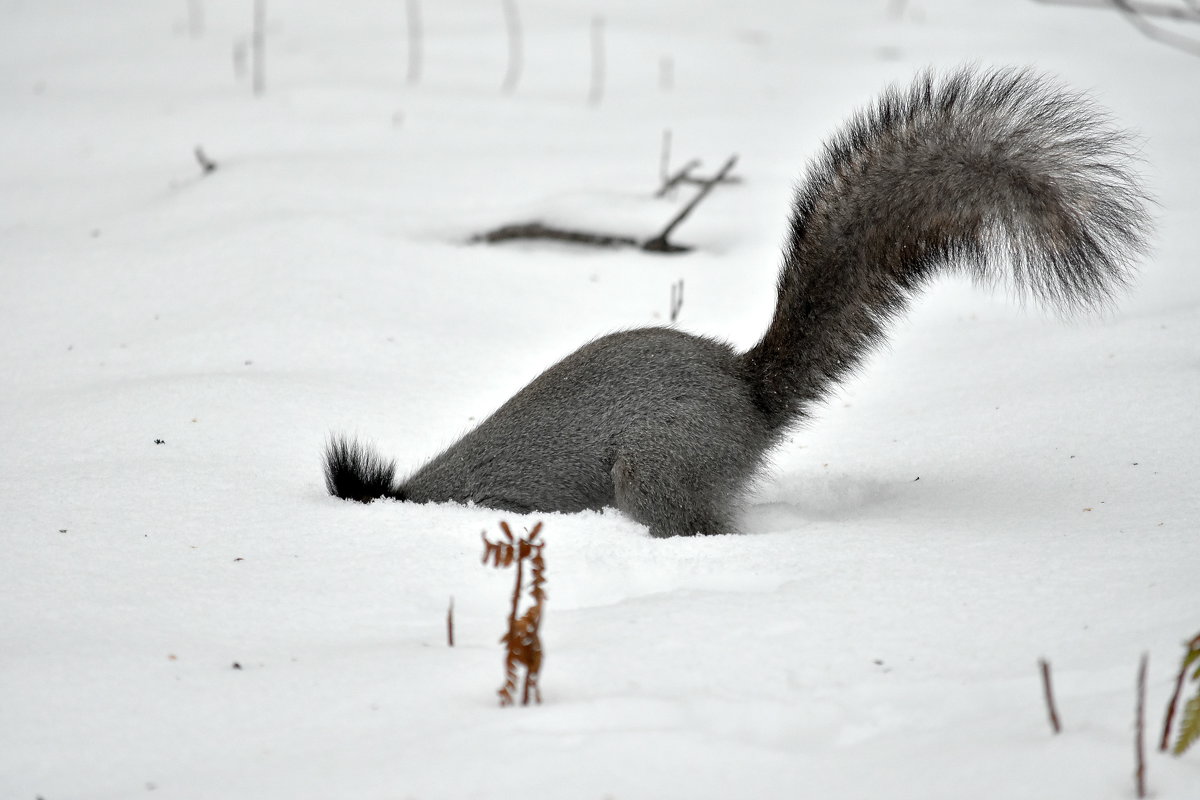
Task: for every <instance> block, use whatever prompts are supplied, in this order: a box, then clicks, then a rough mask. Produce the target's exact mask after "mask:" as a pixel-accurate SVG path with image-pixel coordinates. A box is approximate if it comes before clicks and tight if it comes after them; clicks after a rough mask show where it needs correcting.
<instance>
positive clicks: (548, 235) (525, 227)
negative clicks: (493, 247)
mask: <svg viewBox="0 0 1200 800" xmlns="http://www.w3.org/2000/svg"><path fill="white" fill-rule="evenodd" d="M509 239H555V240H558V241H561V242H572V243H574V244H590V245H594V246H596V247H620V246H633V245H636V244H637V239H633V238H630V237H628V236H618V235H610V234H604V233H590V232H588V231H570V230H565V229H563V228H554V227H551V226H549V225H543V224H542V223H540V222H526V223H521V224H517V225H504V226H503V227H500V228H496V229H495V230H492V231H488V232H487V233H481V234H479V235H478V236H475V237H472V239H471V241H473V242H487V243H488V244H493V243H495V242H504V241H507V240H509Z"/></svg>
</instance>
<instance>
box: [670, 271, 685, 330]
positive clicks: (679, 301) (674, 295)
mask: <svg viewBox="0 0 1200 800" xmlns="http://www.w3.org/2000/svg"><path fill="white" fill-rule="evenodd" d="M681 308H683V278H680V279H679V280H678V281H677V282H676V283H672V284H671V324H672V325H674V324H675V320H677V319H679V310H680V309H681Z"/></svg>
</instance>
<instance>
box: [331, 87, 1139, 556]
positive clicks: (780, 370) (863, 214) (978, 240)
mask: <svg viewBox="0 0 1200 800" xmlns="http://www.w3.org/2000/svg"><path fill="white" fill-rule="evenodd" d="M1130 149H1131V147H1130V138H1129V136H1128V135H1127V134H1125V133H1123V132H1122V131H1120V130H1117V129H1115V128H1114V127H1113V126H1112V125H1111V124H1110V123H1109V122H1108V119H1107V117H1106V116H1105V114H1104V113H1103V112H1102V111H1101V110H1099V109H1098V108H1096V107H1095V106H1094V105H1093V104H1092V103H1091V102H1090V101H1089V100H1087V99H1086V98H1085V97H1083V96H1081V95H1079V94H1075V93H1073V92H1070V91H1068V90H1065V89H1064V88H1062V87H1061V86H1059V85H1056V84H1055V83H1053V82H1052V81H1049V80H1047V79H1046V78H1043V77H1041V76H1039V75H1037V74H1035V73H1033V72H1030V71H1028V70H1019V69H997V70H977V69H973V68H964V69H960V70H958V71H956V72H954V73H953V74H950V75H948V76H946V77H943V78H938V77H936V76H935V75H933V74H932V73H931V72H925V73H922V74H921V75H919V76H918V77H917V79H916V80H915V82H914V83H913V84H912V85H911V86H910V87H908V88H891V89H889V90H887V91H885V92H884V93H883V94H882V95H881V96H880V97H879V99H878V100H877V101H876V102H875V103H874V104H872V105H871V106H869V107H868V108H866V109H865V110H862V111H860V112H858V113H857V114H856V115H854V116H853V117H852V118H851V119H850V120H849V121H848V122H847V123H846V124H845V125H844V127H843V128H842V129H841V130H840V132H838V133H837V134H835V135H834V136H833V137H832V138H831V139H830V140H829V142H828V143H827V144H826V145H825V148H824V151H823V152H822V153H821V155H819V156H818V157H817V158H816V159H815V160H814V161H813V162H812V163H811V164H810V165H809V167H808V171H807V175H806V177H805V179H804V181H803V182H802V183H801V184H800V185H799V187H798V189H797V191H796V197H795V203H794V207H793V209H792V217H791V223H790V228H789V232H788V235H787V240H786V243H785V245H784V248H783V267H782V270H781V272H780V275H779V283H778V288H779V296H778V300H777V302H776V306H775V314H774V318H773V319H772V320H771V324H770V326H769V327H768V328H767V331H766V333H765V334H764V335H763V337H762V339H761V340H760V341H759V342H758V343H757V344H755V345H754V346H753V347H751V348H750V349H749V350H747V351H746V352H744V353H739V352H737V351H735V350H734V349H733V348H732V347H730V346H729V345H728V344H725V343H723V342H720V341H716V340H714V339H709V338H705V337H702V336H692V335H689V334H686V333H683V332H681V331H678V330H674V329H672V328H665V327H651V328H640V329H636V330H628V331H623V332H620V333H614V334H611V335H608V336H604V337H601V338H599V339H596V340H595V341H592V342H590V343H588V344H586V345H584V346H583V347H581V348H580V349H579V350H577V351H575V352H574V353H572V354H571V355H569V356H567V357H566V358H564V359H563V360H562V361H560V362H558V363H557V364H555V365H554V366H552V367H550V368H549V369H547V370H546V371H545V372H543V373H542V374H541V375H539V376H538V377H537V378H535V379H534V380H533V382H532V383H530V384H529V385H528V386H526V387H525V388H524V389H522V390H521V391H519V392H518V393H517V394H516V395H515V396H513V397H512V399H510V400H509V401H508V402H506V403H505V404H504V405H503V406H501V407H500V408H499V410H497V411H496V412H495V413H494V414H492V415H491V416H490V417H488V418H487V419H486V420H485V421H483V422H482V423H481V424H480V425H479V426H478V427H476V428H475V429H474V430H472V431H470V432H469V433H467V434H466V435H465V436H463V437H462V439H460V440H459V441H458V442H456V443H455V444H453V445H451V446H450V447H449V448H448V449H447V450H445V451H444V452H442V453H441V454H439V455H437V456H435V457H434V458H433V459H432V460H430V461H429V462H428V463H426V464H425V465H424V466H422V467H420V468H419V469H417V470H416V471H415V472H414V473H412V475H410V476H409V477H408V478H406V479H405V480H403V481H397V480H395V464H394V462H390V461H387V460H384V459H382V458H381V457H380V456H378V455H377V454H376V453H375V451H374V450H372V449H371V448H369V447H367V446H365V445H363V444H361V443H359V442H357V441H356V440H353V439H347V438H344V437H335V438H333V439H331V440H330V442H329V444H328V447H327V449H326V452H325V478H326V484H327V486H328V488H329V491H330V493H331V494H333V495H336V496H337V497H341V498H345V499H348V500H359V501H363V502H368V501H370V500H373V499H375V498H378V497H391V498H395V499H397V500H411V501H414V502H419V503H424V502H445V501H451V500H452V501H457V502H460V503H466V502H473V503H475V504H476V505H480V506H486V507H489V508H496V509H503V510H507V511H514V512H519V513H525V512H532V511H563V512H574V511H581V510H584V509H600V508H602V507H605V506H614V507H616V508H617V509H618V510H620V511H621V512H623V513H624V514H626V515H628V516H630V517H632V518H633V519H635V520H637V521H638V522H640V523H642V524H644V525H646V526H647V527H648V528H649V529H650V533H651V534H653V535H654V536H674V535H689V534H696V533H704V534H716V533H727V532H731V531H733V530H734V529H735V525H734V518H735V512H736V510H737V509H738V507H739V502H740V500H741V498H742V496H743V493H744V492H745V490H746V487H747V485H748V484H749V482H750V481H751V479H752V478H753V477H754V476H755V474H756V473H757V471H758V470H759V469H760V467H761V466H762V464H763V461H764V459H765V458H766V456H767V454H768V453H769V452H770V450H771V449H772V448H773V447H774V446H775V445H777V444H778V443H779V441H780V440H781V438H782V437H783V435H784V434H785V433H786V432H787V431H788V429H789V428H790V427H792V426H794V425H796V424H797V423H798V422H800V421H802V420H804V419H805V418H806V417H807V415H808V413H809V409H810V408H811V407H812V406H813V405H814V404H816V403H818V402H819V401H821V400H822V399H823V398H824V397H826V396H827V395H828V394H829V392H830V391H831V389H832V388H833V387H834V386H836V385H837V383H838V382H839V381H841V380H842V379H843V378H845V377H846V376H847V375H849V374H850V373H851V372H853V371H854V370H855V368H856V367H857V366H858V365H859V364H860V363H861V362H862V361H863V359H864V357H865V356H866V355H867V354H868V353H869V352H870V351H871V350H872V349H873V348H874V347H876V346H877V345H879V344H880V343H882V342H883V340H884V337H885V334H886V330H887V326H888V323H889V322H890V321H891V320H892V319H893V318H894V317H897V316H899V315H900V314H901V313H902V312H904V310H905V307H906V306H907V305H908V301H909V299H910V298H911V297H912V296H913V295H914V294H916V293H917V292H918V291H919V290H920V289H921V288H922V287H923V286H925V284H926V283H927V282H929V281H930V280H931V279H933V278H934V277H936V276H937V275H938V274H939V273H942V272H954V271H958V272H965V273H967V274H969V275H971V276H973V277H974V278H976V279H978V280H982V281H997V280H1000V279H1004V278H1007V280H1008V281H1009V282H1011V284H1013V285H1014V286H1015V287H1016V288H1017V289H1019V290H1022V291H1025V292H1028V293H1030V294H1032V295H1033V296H1035V297H1036V298H1038V299H1039V300H1040V301H1042V302H1043V303H1044V304H1046V305H1048V306H1051V307H1055V308H1057V309H1060V310H1063V311H1079V310H1087V309H1094V308H1097V307H1101V306H1103V305H1104V304H1105V302H1106V301H1107V300H1108V299H1109V298H1110V297H1111V295H1112V294H1113V292H1114V291H1115V290H1117V289H1120V288H1122V287H1123V286H1125V285H1126V284H1127V283H1128V280H1129V277H1130V274H1131V272H1132V261H1133V259H1134V257H1135V256H1137V255H1138V254H1139V253H1141V252H1143V251H1144V250H1145V245H1146V235H1147V232H1148V230H1149V227H1150V222H1149V217H1148V215H1147V212H1146V209H1145V202H1146V198H1145V195H1144V194H1143V192H1142V190H1141V188H1140V187H1139V185H1138V182H1137V179H1136V176H1135V175H1134V173H1133V171H1132V169H1131V168H1130V161H1131V157H1130V154H1129V151H1130Z"/></svg>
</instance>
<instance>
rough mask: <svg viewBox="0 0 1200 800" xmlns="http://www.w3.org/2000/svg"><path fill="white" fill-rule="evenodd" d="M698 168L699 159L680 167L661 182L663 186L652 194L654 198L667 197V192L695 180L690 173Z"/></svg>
mask: <svg viewBox="0 0 1200 800" xmlns="http://www.w3.org/2000/svg"><path fill="white" fill-rule="evenodd" d="M699 166H700V159H698V158H693V159H692V160H691V161H689V162H687V163H686V164H684V165H683V166H682V167H680V168H679V171H678V172H676V173H675V174H674V175H670V176H668V177H666V178H665V179H664V180H663V185H662V186H660V187H659V188H658V191H657V192H655V193H654V196H655V197H665V196H666V195H667V192H669V191H671V190H672V189H674V188H675V187H676V186H678V185H679V184H681V183H688V182H690V181H694V180H696V179H695V178H693V177H692V174H691V173H692V170H694V169H696V168H697V167H699Z"/></svg>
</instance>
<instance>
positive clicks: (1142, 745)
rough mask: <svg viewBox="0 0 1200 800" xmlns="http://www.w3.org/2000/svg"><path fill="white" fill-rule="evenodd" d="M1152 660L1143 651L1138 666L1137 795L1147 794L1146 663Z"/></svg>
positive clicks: (1135, 741)
mask: <svg viewBox="0 0 1200 800" xmlns="http://www.w3.org/2000/svg"><path fill="white" fill-rule="evenodd" d="M1149 660H1150V654H1149V653H1142V663H1141V665H1140V666H1139V667H1138V688H1137V691H1138V698H1137V722H1136V725H1137V736H1136V738H1135V739H1134V749H1135V754H1134V755H1135V756H1136V758H1137V769H1136V770H1135V771H1134V773H1133V774H1134V777H1135V778H1136V779H1137V796H1138V797H1145V796H1146V742H1145V738H1146V737H1145V728H1146V664H1147V662H1149Z"/></svg>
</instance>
